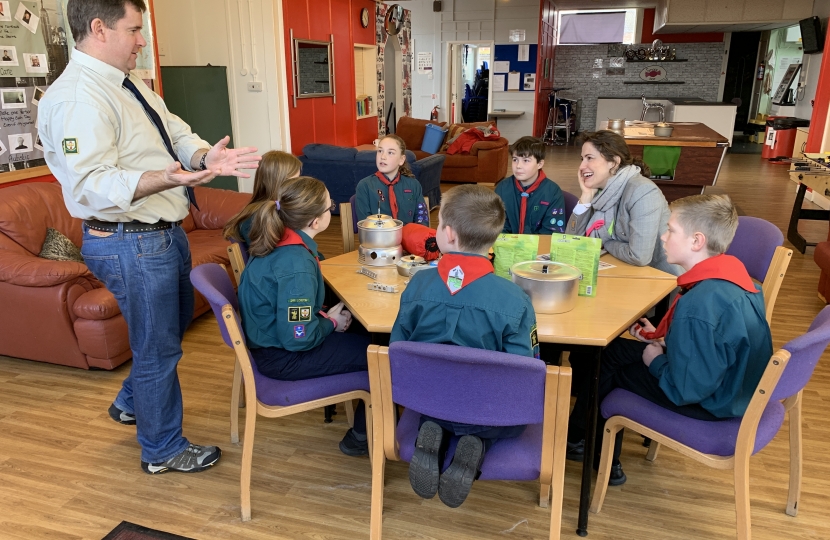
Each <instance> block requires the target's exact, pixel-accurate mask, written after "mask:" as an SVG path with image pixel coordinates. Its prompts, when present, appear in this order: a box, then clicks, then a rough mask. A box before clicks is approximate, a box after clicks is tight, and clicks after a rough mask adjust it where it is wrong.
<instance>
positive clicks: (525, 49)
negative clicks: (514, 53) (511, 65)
mask: <svg viewBox="0 0 830 540" xmlns="http://www.w3.org/2000/svg"><path fill="white" fill-rule="evenodd" d="M528 60H530V45H519V58H518V61H519V62H527V61H528Z"/></svg>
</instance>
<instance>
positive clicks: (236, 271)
mask: <svg viewBox="0 0 830 540" xmlns="http://www.w3.org/2000/svg"><path fill="white" fill-rule="evenodd" d="M228 258H229V259H230V261H231V268H232V269H233V278H234V279H235V280H236V286H237V287H239V284H240V283H242V272H243V271H244V270H245V259H243V258H242V250H241V249H240V248H239V244H237V243H236V242H231V244H230V245H229V246H228Z"/></svg>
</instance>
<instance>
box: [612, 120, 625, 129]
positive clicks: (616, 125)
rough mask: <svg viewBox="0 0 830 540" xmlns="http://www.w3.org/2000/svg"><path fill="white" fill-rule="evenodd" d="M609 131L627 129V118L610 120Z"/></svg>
mask: <svg viewBox="0 0 830 540" xmlns="http://www.w3.org/2000/svg"><path fill="white" fill-rule="evenodd" d="M608 129H610V130H615V129H625V118H609V119H608Z"/></svg>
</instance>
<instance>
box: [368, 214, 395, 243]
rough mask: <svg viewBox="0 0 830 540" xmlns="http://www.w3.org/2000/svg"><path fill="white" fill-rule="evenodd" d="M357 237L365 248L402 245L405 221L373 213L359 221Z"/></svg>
mask: <svg viewBox="0 0 830 540" xmlns="http://www.w3.org/2000/svg"><path fill="white" fill-rule="evenodd" d="M357 238H358V240H359V242H360V245H361V246H363V247H364V248H393V247H397V246H400V245H401V240H402V239H403V222H402V221H400V220H397V219H392V217H391V216H386V215H384V214H372V215H371V216H369V217H367V218H366V219H364V220H363V221H358V222H357Z"/></svg>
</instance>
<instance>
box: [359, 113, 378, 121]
mask: <svg viewBox="0 0 830 540" xmlns="http://www.w3.org/2000/svg"><path fill="white" fill-rule="evenodd" d="M377 117H378V115H376V114H364V115H363V116H358V117H357V119H358V120H363V119H364V118H377Z"/></svg>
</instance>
